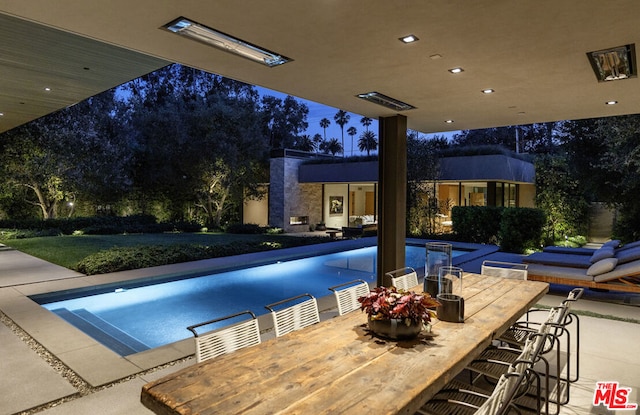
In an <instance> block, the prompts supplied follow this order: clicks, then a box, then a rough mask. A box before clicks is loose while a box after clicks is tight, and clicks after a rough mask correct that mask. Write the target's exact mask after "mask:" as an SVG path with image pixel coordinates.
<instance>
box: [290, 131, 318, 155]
mask: <svg viewBox="0 0 640 415" xmlns="http://www.w3.org/2000/svg"><path fill="white" fill-rule="evenodd" d="M295 149H296V150H300V151H308V152H312V151H316V143H315V142H314V141H313V139H312V138H311V136H310V135H309V134H303V135H301V136H299V137H296V142H295Z"/></svg>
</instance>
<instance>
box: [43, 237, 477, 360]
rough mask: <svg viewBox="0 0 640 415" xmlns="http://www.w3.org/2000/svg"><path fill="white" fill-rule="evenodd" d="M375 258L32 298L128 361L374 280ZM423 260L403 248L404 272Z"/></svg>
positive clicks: (367, 255)
mask: <svg viewBox="0 0 640 415" xmlns="http://www.w3.org/2000/svg"><path fill="white" fill-rule="evenodd" d="M376 253H377V247H375V246H372V247H366V248H359V249H355V250H350V251H344V252H338V253H333V254H326V255H320V256H315V257H309V258H303V259H296V260H291V261H286V262H277V263H271V264H264V265H260V266H257V267H250V268H245V269H240V270H231V271H226V272H220V273H215V274H211V275H205V276H199V277H193V278H187V279H179V280H172V281H166V282H161V283H158V281H157V280H154V281H153V282H147V283H146V284H147V285H142V286H140V285H141V284H144V283H141V282H139V281H137V282H136V281H134V282H130V283H126V284H122V285H119V286H116V287H114V286H105V287H103V288H101V287H95V288H94V289H92V292H94V293H95V292H99V293H98V294H93V295H87V292H86V290H84V291H80V290H79V291H77V292H73V291H67V292H64V293H49V294H43V295H38V296H34V297H32V299H33V300H34V301H36V302H37V303H38V304H41V305H42V306H43V307H45V308H46V309H48V310H50V311H52V312H54V313H56V314H57V315H58V316H60V317H61V318H63V319H65V320H66V321H67V322H69V323H70V324H72V325H74V326H76V327H77V328H79V329H80V330H82V331H84V332H85V333H86V334H88V335H90V336H91V337H93V338H94V339H95V340H97V341H99V342H101V343H102V344H104V345H105V346H107V347H109V348H110V349H112V350H113V351H115V352H116V353H119V354H120V355H123V356H125V355H129V354H133V353H137V352H140V351H144V350H147V349H150V348H155V347H159V346H162V345H165V344H168V343H173V342H176V341H179V340H182V339H185V338H188V337H190V336H191V334H190V333H189V332H188V331H187V330H186V327H187V326H189V325H192V324H197V323H200V322H202V321H206V320H210V319H214V318H217V317H222V316H225V315H228V314H232V313H235V312H239V311H243V310H251V311H253V312H254V313H255V314H256V315H261V314H266V313H267V310H266V309H265V308H264V306H265V305H266V304H269V303H273V302H276V301H279V300H282V299H284V298H289V297H293V296H295V295H298V294H301V293H310V294H312V295H314V296H316V297H323V296H326V295H329V294H331V292H330V291H329V290H328V287H330V286H333V285H337V284H340V283H343V282H347V281H351V280H354V279H358V278H359V279H363V280H365V281H367V282H370V283H372V282H375V279H376V277H375V267H376ZM464 253H466V252H465V251H454V253H453V255H454V256H456V255H460V254H464ZM424 261H425V248H424V246H412V245H408V246H407V249H406V264H407V265H408V266H412V267H414V268H419V267H423V266H424ZM174 279H175V278H174ZM101 291H102V292H101Z"/></svg>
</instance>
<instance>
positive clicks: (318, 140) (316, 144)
mask: <svg viewBox="0 0 640 415" xmlns="http://www.w3.org/2000/svg"><path fill="white" fill-rule="evenodd" d="M327 121H328V120H327ZM323 142H324V140H323V139H322V136H321V135H320V134H318V133H315V134H314V135H313V146H314V148H315V149H316V151H317V150H320V145H321V144H322V143H323Z"/></svg>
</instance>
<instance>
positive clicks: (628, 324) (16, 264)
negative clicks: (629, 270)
mask: <svg viewBox="0 0 640 415" xmlns="http://www.w3.org/2000/svg"><path fill="white" fill-rule="evenodd" d="M0 248H2V247H1V246H0ZM499 254H500V253H495V254H491V255H490V257H487V258H486V259H493V260H505V259H506V258H505V257H504V256H500V255H499ZM511 259H513V258H511ZM516 259H517V258H516ZM181 267H184V268H185V269H187V270H189V269H193V268H197V267H198V266H194V265H193V263H190V264H184V265H183V266H180V265H178V266H171V267H170V270H171V272H177V271H176V270H178V269H180V268H181ZM474 267H475V265H473V264H471V263H470V264H466V265H464V266H463V268H464V269H465V271H469V272H477V271H475V268H474ZM60 268H61V267H58V266H55V265H52V264H48V263H46V262H45V261H41V260H39V259H37V258H34V257H31V256H29V255H26V254H23V253H20V252H18V251H14V250H11V249H6V248H3V249H0V311H1V312H2V314H0V317H1V318H2V323H4V324H0V351H1V353H0V356H2V358H1V359H0V373H2V376H0V390H2V393H0V415H5V414H6V415H9V414H15V413H43V414H48V415H49V414H51V415H60V414H64V415H67V414H70V415H73V414H88V413H99V414H114V415H116V414H127V415H130V414H133V415H136V414H141V415H142V414H150V413H151V412H150V411H149V410H147V409H146V408H145V407H144V406H143V405H142V404H140V401H139V399H140V391H141V388H142V385H144V384H145V383H147V382H149V381H152V380H154V379H157V378H159V377H162V376H164V375H166V374H168V373H171V372H173V371H176V370H179V369H180V368H182V367H185V366H187V365H190V364H193V363H194V362H195V360H194V359H193V358H188V357H187V358H185V356H189V355H190V354H191V353H193V344H192V342H190V341H185V342H181V344H174V345H171V346H169V347H165V348H158V349H157V350H152V351H150V352H148V353H138V354H135V355H132V356H127V357H124V358H123V357H120V356H116V355H114V354H113V353H112V352H110V351H108V350H104V349H105V348H104V347H100V346H98V345H96V344H95V342H92V341H90V340H88V339H87V338H86V336H84V335H83V334H82V333H79V332H78V331H77V330H75V329H74V328H72V327H70V326H69V325H68V324H66V323H64V322H62V321H61V320H60V319H58V318H57V317H55V316H53V317H52V316H51V313H49V312H46V311H42V308H41V307H39V306H38V305H37V304H35V303H33V301H31V300H30V299H28V298H27V297H26V296H27V295H30V294H33V293H38V292H41V291H42V290H54V289H55V290H57V289H64V288H65V287H70V286H90V285H92V284H96V283H99V282H103V281H110V280H113V279H114V278H115V277H113V276H103V277H86V276H83V275H81V274H77V273H74V272H73V271H69V270H65V269H64V268H63V269H60ZM157 271H158V270H154V272H157ZM148 272H149V271H148V270H147V271H144V272H143V271H137V272H132V273H131V276H130V278H135V277H139V275H140V274H145V273H148ZM165 273H166V272H165ZM119 274H121V275H120V276H119V277H118V278H124V277H126V276H127V273H119ZM566 290H567V289H566V288H563V287H553V290H552V292H551V293H550V294H549V295H547V296H546V297H545V298H544V299H543V300H542V301H541V303H542V304H544V305H549V306H552V305H556V304H558V303H559V302H560V301H561V300H562V299H563V297H565V296H566ZM44 292H46V291H44ZM638 298H640V296H638V295H629V294H621V295H616V294H611V293H609V294H606V295H604V294H603V293H591V292H587V295H586V296H585V298H584V299H582V300H580V301H579V302H578V304H577V305H576V307H575V309H576V310H578V311H586V312H590V313H596V314H597V315H600V316H609V317H612V318H625V319H630V321H616V320H612V319H611V318H595V317H589V316H582V317H581V318H580V322H581V326H580V330H581V331H580V333H581V345H580V347H581V349H580V356H581V362H580V380H579V381H578V382H577V383H576V384H574V385H573V386H572V388H571V401H570V403H569V404H568V405H566V406H563V407H562V408H561V411H560V413H561V414H563V415H565V414H566V415H569V414H580V415H582V414H584V415H589V414H602V415H604V414H613V413H616V412H615V411H609V410H607V408H605V407H604V406H598V407H594V406H593V405H592V402H593V394H594V389H595V386H596V382H598V381H617V382H620V385H621V386H624V387H629V388H632V395H631V398H630V402H634V403H638V402H640V396H639V395H638V391H639V390H640V354H638V353H636V352H635V347H637V345H638V344H640V326H639V325H638V324H637V322H640V307H639V306H638V304H639V301H640V300H638ZM631 320H635V322H633V321H631ZM12 325H16V326H18V328H17V329H15V328H12V327H11V326H12ZM21 330H24V331H25V332H27V333H28V336H27V337H31V338H35V339H36V340H37V342H38V343H39V344H40V346H42V345H51V346H50V347H46V350H47V351H48V352H51V353H52V354H53V355H54V356H55V359H58V360H56V361H58V362H60V361H62V362H63V363H64V364H65V365H67V367H69V368H71V369H72V370H70V372H71V373H73V374H75V375H77V376H78V375H79V376H78V377H79V378H80V383H81V384H82V385H83V386H78V384H77V383H74V384H72V383H71V382H70V381H69V380H68V377H63V376H62V374H61V372H60V371H59V370H58V369H57V368H56V370H54V369H53V368H52V364H53V366H55V362H53V363H52V362H48V361H46V360H45V358H43V357H42V356H41V354H38V353H37V352H36V351H34V350H33V349H32V347H31V345H30V344H28V343H27V341H26V340H25V339H22V338H21V337H22V335H21V334H20V333H21ZM70 356H71V357H70ZM105 359H106V360H105ZM171 360H178V362H179V363H177V364H172V365H169V366H167V365H166V364H165V363H166V362H168V361H171ZM159 365H161V366H160V367H161V368H157V367H158V366H159ZM67 372H69V370H68V369H67ZM47 404H48V406H50V407H47ZM34 408H35V409H34ZM620 413H625V414H633V413H636V414H640V411H624V412H620Z"/></svg>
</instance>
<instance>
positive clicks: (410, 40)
mask: <svg viewBox="0 0 640 415" xmlns="http://www.w3.org/2000/svg"><path fill="white" fill-rule="evenodd" d="M417 40H419V39H418V38H417V37H416V36H415V35H407V36H402V37H401V38H400V41H401V42H402V43H413V42H415V41H417Z"/></svg>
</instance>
